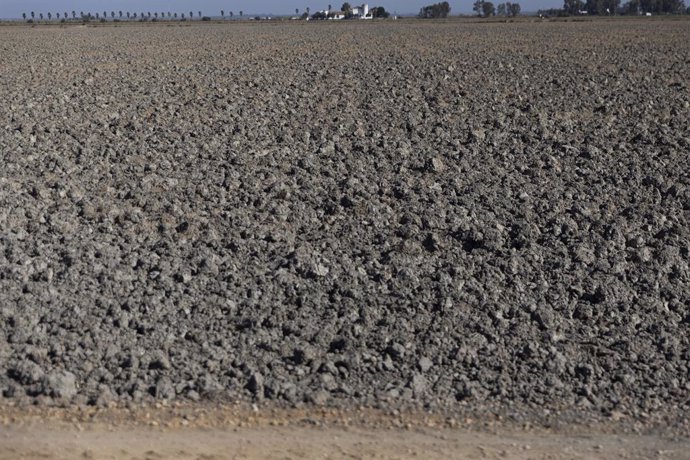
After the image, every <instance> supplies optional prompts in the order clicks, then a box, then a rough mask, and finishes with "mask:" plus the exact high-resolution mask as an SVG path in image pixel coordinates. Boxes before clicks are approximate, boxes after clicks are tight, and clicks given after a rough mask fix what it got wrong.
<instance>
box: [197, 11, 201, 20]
mask: <svg viewBox="0 0 690 460" xmlns="http://www.w3.org/2000/svg"><path fill="white" fill-rule="evenodd" d="M197 18H199V19H201V11H199V15H198V16H197Z"/></svg>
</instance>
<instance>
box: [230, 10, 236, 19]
mask: <svg viewBox="0 0 690 460" xmlns="http://www.w3.org/2000/svg"><path fill="white" fill-rule="evenodd" d="M233 16H235V13H233V12H232V11H231V12H230V19H232V18H233Z"/></svg>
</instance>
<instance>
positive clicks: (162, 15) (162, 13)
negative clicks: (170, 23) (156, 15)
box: [161, 11, 165, 19]
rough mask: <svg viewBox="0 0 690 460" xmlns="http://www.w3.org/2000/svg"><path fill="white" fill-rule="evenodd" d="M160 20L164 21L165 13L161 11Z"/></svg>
mask: <svg viewBox="0 0 690 460" xmlns="http://www.w3.org/2000/svg"><path fill="white" fill-rule="evenodd" d="M161 19H165V11H161Z"/></svg>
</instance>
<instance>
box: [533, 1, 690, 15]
mask: <svg viewBox="0 0 690 460" xmlns="http://www.w3.org/2000/svg"><path fill="white" fill-rule="evenodd" d="M647 13H649V14H690V7H686V5H685V1H684V0H628V1H627V2H626V3H623V4H622V3H621V0H564V1H563V8H562V9H551V10H541V11H539V14H540V15H547V16H575V15H580V14H588V15H613V14H624V15H639V14H647Z"/></svg>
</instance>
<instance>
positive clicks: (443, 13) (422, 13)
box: [419, 0, 479, 19]
mask: <svg viewBox="0 0 690 460" xmlns="http://www.w3.org/2000/svg"><path fill="white" fill-rule="evenodd" d="M478 1H479V0H478ZM448 14H450V4H449V3H448V2H441V3H434V4H433V5H428V6H424V7H422V9H420V10H419V17H420V18H424V19H436V18H446V17H448Z"/></svg>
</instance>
